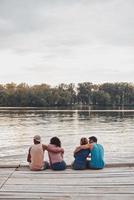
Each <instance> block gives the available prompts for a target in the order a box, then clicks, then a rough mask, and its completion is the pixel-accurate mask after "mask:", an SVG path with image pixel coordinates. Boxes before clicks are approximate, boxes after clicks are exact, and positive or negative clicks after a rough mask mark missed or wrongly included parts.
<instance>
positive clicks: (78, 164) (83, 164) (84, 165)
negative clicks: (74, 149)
mask: <svg viewBox="0 0 134 200" xmlns="http://www.w3.org/2000/svg"><path fill="white" fill-rule="evenodd" d="M72 168H73V169H75V170H83V169H86V168H87V163H86V162H76V161H74V162H73V163H72Z"/></svg>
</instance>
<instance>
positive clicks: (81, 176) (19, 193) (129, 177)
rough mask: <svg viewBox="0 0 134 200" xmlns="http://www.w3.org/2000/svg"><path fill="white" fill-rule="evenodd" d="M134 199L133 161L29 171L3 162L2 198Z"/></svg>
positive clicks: (0, 182) (61, 199) (52, 199)
mask: <svg viewBox="0 0 134 200" xmlns="http://www.w3.org/2000/svg"><path fill="white" fill-rule="evenodd" d="M120 198H121V199H122V200H133V199H134V164H133V163H124V165H123V163H122V164H120V163H118V164H114V165H113V164H108V165H106V167H105V168H104V169H103V170H83V171H75V170H72V169H70V166H68V168H67V169H66V170H65V171H61V172H57V171H52V170H46V171H36V172H33V171H30V170H29V168H28V167H27V166H26V165H25V166H24V165H20V166H18V165H16V166H13V165H12V166H4V165H3V166H0V199H3V200H6V199H10V200H11V199H32V200H34V199H45V200H50V199H51V200H57V199H58V200H76V199H77V200H81V199H82V200H87V199H90V200H97V199H100V200H102V199H103V200H117V199H120Z"/></svg>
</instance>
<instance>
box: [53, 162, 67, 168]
mask: <svg viewBox="0 0 134 200" xmlns="http://www.w3.org/2000/svg"><path fill="white" fill-rule="evenodd" d="M51 168H52V169H53V170H65V169H66V163H65V162H64V161H62V162H57V163H53V164H52V165H51Z"/></svg>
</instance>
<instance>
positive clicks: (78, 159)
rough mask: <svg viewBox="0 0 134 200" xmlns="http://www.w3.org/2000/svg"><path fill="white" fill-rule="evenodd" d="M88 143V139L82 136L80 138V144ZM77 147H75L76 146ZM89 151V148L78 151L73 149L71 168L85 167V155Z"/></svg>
mask: <svg viewBox="0 0 134 200" xmlns="http://www.w3.org/2000/svg"><path fill="white" fill-rule="evenodd" d="M86 144H88V139H87V138H85V137H82V138H81V139H80V145H86ZM76 149H77V148H76ZM89 153H90V149H81V150H80V151H78V152H75V151H74V158H75V160H74V162H73V164H72V168H73V169H75V170H82V169H86V168H87V157H88V155H89Z"/></svg>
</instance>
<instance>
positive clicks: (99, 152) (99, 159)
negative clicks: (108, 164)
mask: <svg viewBox="0 0 134 200" xmlns="http://www.w3.org/2000/svg"><path fill="white" fill-rule="evenodd" d="M92 145H93V147H92V149H91V161H90V163H89V165H90V166H89V167H90V168H93V169H102V168H103V167H104V165H105V163H104V149H103V146H102V145H100V144H97V143H93V144H92Z"/></svg>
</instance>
